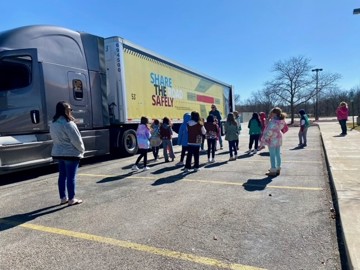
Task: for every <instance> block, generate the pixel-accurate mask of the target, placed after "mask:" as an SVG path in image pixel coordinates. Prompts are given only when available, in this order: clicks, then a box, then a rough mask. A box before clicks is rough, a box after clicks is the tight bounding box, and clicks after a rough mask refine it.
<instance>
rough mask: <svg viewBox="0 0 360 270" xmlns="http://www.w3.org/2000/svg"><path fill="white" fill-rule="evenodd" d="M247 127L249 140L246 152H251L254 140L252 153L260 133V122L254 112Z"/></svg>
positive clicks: (255, 150) (255, 148)
mask: <svg viewBox="0 0 360 270" xmlns="http://www.w3.org/2000/svg"><path fill="white" fill-rule="evenodd" d="M248 128H249V134H250V140H249V151H247V153H249V154H250V153H251V149H252V146H253V144H254V142H255V147H254V152H253V153H254V154H256V152H257V149H258V144H259V139H260V135H261V122H260V119H259V115H258V114H257V113H256V112H254V113H253V115H252V117H251V119H250V121H249V124H248Z"/></svg>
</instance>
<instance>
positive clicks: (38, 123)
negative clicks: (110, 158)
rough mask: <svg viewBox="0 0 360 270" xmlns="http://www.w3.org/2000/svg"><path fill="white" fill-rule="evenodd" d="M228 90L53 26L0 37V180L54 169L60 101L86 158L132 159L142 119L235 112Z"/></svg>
mask: <svg viewBox="0 0 360 270" xmlns="http://www.w3.org/2000/svg"><path fill="white" fill-rule="evenodd" d="M233 91H234V90H233V87H232V86H231V85H230V84H226V83H223V82H221V81H219V80H216V79H214V78H211V77H209V76H206V75H204V74H202V73H199V72H196V71H194V70H192V69H190V68H188V67H186V66H184V65H181V64H179V63H177V62H175V61H173V60H170V59H168V58H166V57H163V56H160V55H158V54H157V53H154V52H152V51H150V50H148V49H145V48H143V47H141V46H139V45H136V44H134V43H132V42H130V41H128V40H125V39H123V38H121V37H118V36H116V37H109V38H104V37H100V36H96V35H93V34H90V33H85V32H79V31H73V30H70V29H66V28H63V27H58V26H48V25H33V26H23V27H19V28H15V29H10V30H6V31H2V32H0V175H1V174H6V173H9V172H15V171H18V170H23V169H27V168H32V167H37V166H44V165H48V164H51V163H53V162H54V161H53V159H52V157H51V148H52V140H51V137H50V134H49V125H50V124H51V122H52V117H53V115H54V114H55V107H56V104H57V103H58V102H59V101H67V102H69V103H70V105H71V107H72V109H73V115H74V117H75V119H76V121H75V122H76V124H77V126H78V128H79V130H80V132H81V136H82V138H83V141H84V144H85V148H86V153H85V157H92V156H98V155H106V154H114V155H133V154H135V153H136V152H137V149H138V148H137V141H136V128H137V126H138V124H139V122H140V118H141V116H147V117H148V118H149V119H150V120H151V119H159V120H161V119H162V118H163V117H165V116H166V117H168V118H170V120H171V122H172V123H173V128H174V130H175V131H177V130H178V128H179V126H180V124H181V123H182V120H183V115H184V113H186V112H191V111H198V112H199V113H200V115H201V116H202V117H204V118H206V117H207V115H208V113H209V110H210V105H211V104H212V103H213V104H216V105H217V108H218V110H219V111H220V113H221V114H222V115H223V116H226V115H227V113H228V112H231V111H232V110H233V108H234V100H233Z"/></svg>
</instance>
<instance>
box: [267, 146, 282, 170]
mask: <svg viewBox="0 0 360 270" xmlns="http://www.w3.org/2000/svg"><path fill="white" fill-rule="evenodd" d="M269 152H270V165H271V169H280V168H281V154H280V146H278V147H269Z"/></svg>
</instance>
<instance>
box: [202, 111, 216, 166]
mask: <svg viewBox="0 0 360 270" xmlns="http://www.w3.org/2000/svg"><path fill="white" fill-rule="evenodd" d="M204 127H205V129H206V134H205V138H206V140H207V146H208V149H207V156H208V162H210V163H214V162H215V148H216V141H217V138H218V134H219V126H218V125H217V124H216V123H215V121H214V116H213V115H209V116H208V117H207V119H206V123H205V124H204ZM210 153H211V159H210Z"/></svg>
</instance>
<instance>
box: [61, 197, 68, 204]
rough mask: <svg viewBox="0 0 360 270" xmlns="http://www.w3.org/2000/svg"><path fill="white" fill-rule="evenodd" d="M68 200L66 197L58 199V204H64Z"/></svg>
mask: <svg viewBox="0 0 360 270" xmlns="http://www.w3.org/2000/svg"><path fill="white" fill-rule="evenodd" d="M68 201H69V200H68V198H66V197H64V198H62V199H61V200H60V205H63V204H66V203H67V202H68Z"/></svg>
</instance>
